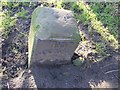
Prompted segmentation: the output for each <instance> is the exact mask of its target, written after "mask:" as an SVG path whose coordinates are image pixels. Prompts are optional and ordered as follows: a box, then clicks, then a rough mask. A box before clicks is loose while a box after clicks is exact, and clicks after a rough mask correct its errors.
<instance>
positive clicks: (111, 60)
mask: <svg viewBox="0 0 120 90" xmlns="http://www.w3.org/2000/svg"><path fill="white" fill-rule="evenodd" d="M113 70H118V62H117V59H116V56H111V57H108V58H106V59H105V60H103V61H102V62H99V63H94V64H92V65H91V67H90V68H83V67H81V66H74V65H72V64H69V65H61V66H49V67H48V66H34V67H32V69H31V71H32V74H33V77H34V80H35V84H36V86H37V87H38V88H91V87H92V88H94V87H95V88H117V87H118V75H117V74H118V72H117V71H113Z"/></svg>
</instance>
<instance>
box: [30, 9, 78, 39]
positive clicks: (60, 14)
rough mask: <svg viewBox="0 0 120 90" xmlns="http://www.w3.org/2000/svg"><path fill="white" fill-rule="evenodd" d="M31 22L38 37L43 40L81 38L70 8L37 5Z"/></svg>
mask: <svg viewBox="0 0 120 90" xmlns="http://www.w3.org/2000/svg"><path fill="white" fill-rule="evenodd" d="M31 23H32V24H31V26H32V27H33V28H32V29H34V30H35V31H36V37H37V38H39V39H41V40H50V39H56V40H58V39H59V40H60V39H67V40H69V39H70V40H71V39H77V38H78V39H80V38H79V31H78V28H77V23H76V20H75V19H74V15H73V12H72V11H70V10H64V9H57V8H49V7H37V8H36V9H35V10H34V12H33V15H32V21H31Z"/></svg>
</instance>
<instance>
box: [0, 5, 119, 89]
mask: <svg viewBox="0 0 120 90" xmlns="http://www.w3.org/2000/svg"><path fill="white" fill-rule="evenodd" d="M38 5H40V4H36V5H35V6H34V7H31V8H30V7H24V8H25V9H26V10H29V11H30V12H29V15H30V16H31V14H32V11H33V10H34V9H35V7H37V6H38ZM21 7H23V6H21ZM21 7H19V8H21ZM15 12H17V10H16V11H14V13H15ZM30 21H31V18H29V19H22V18H18V20H17V25H16V26H15V27H13V31H12V32H11V33H10V34H9V38H8V39H7V40H4V41H3V42H2V43H3V46H2V59H1V68H2V69H4V70H3V77H2V85H3V87H4V88H25V87H27V88H30V87H32V88H36V87H38V88H59V87H60V88H62V87H63V88H118V80H120V78H119V77H118V70H119V68H118V63H120V61H119V59H118V57H119V56H118V54H116V53H111V54H110V55H109V56H108V57H106V58H103V59H102V60H101V61H99V62H94V63H93V62H92V63H91V62H90V61H91V60H93V59H96V58H97V57H96V56H99V55H95V53H93V52H91V51H92V50H93V49H94V45H92V43H91V41H90V40H88V41H86V44H84V41H82V42H81V43H80V44H79V48H78V51H77V52H79V53H78V54H79V56H82V57H84V58H85V61H84V63H83V64H82V65H81V66H74V65H73V64H67V65H58V66H37V65H36V66H34V67H32V68H31V69H29V70H28V69H26V67H27V55H28V46H27V45H28V44H27V43H28V38H27V37H28V32H29V29H30ZM81 27H82V26H81ZM83 28H84V26H83ZM81 30H87V28H86V27H85V29H81ZM85 33H86V32H85ZM86 35H88V33H86ZM96 37H98V38H99V35H98V34H96V35H95V37H94V39H95V40H97V38H96ZM88 39H90V38H88ZM91 40H92V39H91ZM108 52H109V51H108ZM88 62H89V63H88Z"/></svg>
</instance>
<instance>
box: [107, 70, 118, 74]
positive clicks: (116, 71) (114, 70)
mask: <svg viewBox="0 0 120 90" xmlns="http://www.w3.org/2000/svg"><path fill="white" fill-rule="evenodd" d="M117 71H119V70H111V71H108V72H106V73H105V74H108V73H112V72H117Z"/></svg>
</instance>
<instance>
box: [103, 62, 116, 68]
mask: <svg viewBox="0 0 120 90" xmlns="http://www.w3.org/2000/svg"><path fill="white" fill-rule="evenodd" d="M112 64H114V63H110V64H107V65H105V66H103V67H101V68H105V67H107V66H110V65H112Z"/></svg>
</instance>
